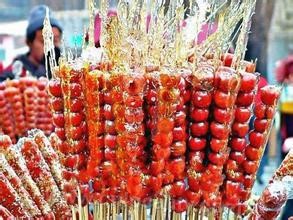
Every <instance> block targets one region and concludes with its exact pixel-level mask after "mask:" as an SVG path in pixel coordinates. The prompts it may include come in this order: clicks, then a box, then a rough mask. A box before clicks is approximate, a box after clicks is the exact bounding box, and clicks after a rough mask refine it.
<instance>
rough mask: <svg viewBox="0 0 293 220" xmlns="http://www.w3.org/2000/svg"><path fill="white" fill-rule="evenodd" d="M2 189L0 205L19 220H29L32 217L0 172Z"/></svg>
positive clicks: (0, 191) (0, 186) (0, 187)
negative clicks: (19, 219) (21, 219)
mask: <svg viewBox="0 0 293 220" xmlns="http://www.w3.org/2000/svg"><path fill="white" fill-rule="evenodd" d="M0 189H1V190H0V198H2V199H1V200H0V205H3V206H5V207H6V208H7V209H8V210H9V211H10V212H11V214H12V215H14V216H15V217H17V218H23V219H26V218H27V219H28V218H29V217H31V216H30V214H29V212H28V210H26V209H25V208H24V206H23V204H22V203H21V199H20V197H19V195H18V194H17V192H16V191H15V190H14V189H13V186H12V185H11V184H10V182H9V180H8V179H7V178H6V177H5V176H4V174H3V173H2V172H0Z"/></svg>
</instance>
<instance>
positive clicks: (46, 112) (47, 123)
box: [36, 77, 54, 135]
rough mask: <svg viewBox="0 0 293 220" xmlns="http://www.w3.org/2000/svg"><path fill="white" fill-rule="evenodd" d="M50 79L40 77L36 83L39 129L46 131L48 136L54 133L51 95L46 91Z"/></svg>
mask: <svg viewBox="0 0 293 220" xmlns="http://www.w3.org/2000/svg"><path fill="white" fill-rule="evenodd" d="M47 85H48V79H47V78H45V77H40V78H39V79H38V81H37V83H36V87H37V96H38V105H37V112H38V117H37V128H39V129H41V130H42V131H44V133H45V134H46V135H49V134H51V132H52V131H53V129H54V127H53V121H52V112H51V111H50V105H49V94H48V92H47V91H46V88H47Z"/></svg>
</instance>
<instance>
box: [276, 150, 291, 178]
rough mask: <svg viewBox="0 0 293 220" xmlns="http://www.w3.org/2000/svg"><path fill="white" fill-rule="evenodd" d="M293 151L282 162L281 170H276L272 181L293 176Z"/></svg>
mask: <svg viewBox="0 0 293 220" xmlns="http://www.w3.org/2000/svg"><path fill="white" fill-rule="evenodd" d="M292 161H293V150H290V151H289V152H288V154H287V155H286V157H285V159H284V160H283V161H282V163H281V165H280V166H279V168H278V169H277V170H276V172H275V174H274V176H273V178H272V181H274V180H281V179H282V178H283V177H285V176H293V162H292Z"/></svg>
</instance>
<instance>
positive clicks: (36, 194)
mask: <svg viewBox="0 0 293 220" xmlns="http://www.w3.org/2000/svg"><path fill="white" fill-rule="evenodd" d="M0 151H1V152H3V153H4V155H5V158H6V160H7V161H8V163H9V165H10V166H11V167H12V168H13V170H14V171H15V173H16V174H17V176H18V177H19V178H20V179H21V182H22V184H23V186H24V187H25V189H26V190H27V192H28V193H29V195H30V196H31V197H32V199H33V200H34V202H35V203H36V204H37V206H38V208H39V209H40V210H41V212H42V214H43V216H44V217H45V218H48V219H53V218H54V214H53V212H52V211H51V208H50V206H49V205H48V203H47V202H46V201H45V199H44V197H43V195H42V194H41V192H40V190H39V188H38V186H37V185H36V183H35V182H34V181H33V179H32V177H31V175H30V173H29V171H28V168H27V166H26V163H25V161H24V159H23V157H22V156H21V154H20V152H19V150H18V149H17V148H16V147H15V146H12V142H11V140H10V138H9V136H7V135H2V136H0Z"/></svg>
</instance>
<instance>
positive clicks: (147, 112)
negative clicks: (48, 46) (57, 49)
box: [49, 56, 280, 214]
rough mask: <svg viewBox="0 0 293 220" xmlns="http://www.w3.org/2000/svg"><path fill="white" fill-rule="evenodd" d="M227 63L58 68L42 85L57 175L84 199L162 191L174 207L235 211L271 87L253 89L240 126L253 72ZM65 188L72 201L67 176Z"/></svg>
mask: <svg viewBox="0 0 293 220" xmlns="http://www.w3.org/2000/svg"><path fill="white" fill-rule="evenodd" d="M230 61H231V56H225V57H223V60H222V61H218V60H213V59H209V60H204V61H202V62H200V64H198V66H197V70H196V71H195V72H192V71H191V69H188V68H182V69H174V68H166V67H163V68H160V69H159V68H152V69H148V68H147V69H146V70H145V71H143V70H141V69H133V70H130V71H131V73H128V74H127V73H121V72H119V70H116V69H113V68H112V67H111V66H110V65H108V64H103V65H98V66H86V65H85V66H83V65H80V63H79V64H78V65H76V64H70V65H69V66H67V67H66V66H61V67H59V72H57V73H56V78H55V79H53V80H51V81H50V82H49V93H50V95H51V98H52V99H51V106H52V109H53V111H54V113H53V118H54V125H55V126H56V130H55V132H56V135H57V136H56V137H55V138H56V140H55V143H57V144H56V145H57V147H58V149H59V150H60V152H61V153H62V155H63V156H62V159H61V161H62V163H63V165H64V166H65V168H66V170H65V171H64V172H63V176H64V178H65V179H66V180H68V181H69V182H70V180H71V179H74V180H77V182H78V183H79V186H80V187H79V188H80V190H81V192H82V194H83V198H85V200H84V201H85V202H100V203H104V202H108V203H112V202H116V201H119V200H122V201H123V202H125V203H127V204H129V203H132V202H133V201H138V202H140V203H143V204H145V203H148V202H149V201H150V200H151V199H154V198H161V197H162V196H164V193H167V194H168V195H170V197H171V202H172V210H174V211H175V212H183V211H185V210H186V209H187V207H188V205H190V206H192V207H199V206H200V205H201V204H204V205H205V206H207V207H215V208H219V207H220V206H222V205H225V206H227V207H229V208H231V209H233V210H234V211H236V212H237V213H239V214H243V213H244V212H245V210H246V209H245V207H246V203H245V202H246V200H247V199H248V197H249V196H250V191H251V187H252V185H253V182H254V179H255V173H256V170H257V167H258V164H259V161H260V158H261V154H262V151H263V149H264V146H265V142H266V138H267V134H268V132H269V129H270V125H271V122H272V118H273V116H274V112H275V109H276V102H277V100H278V98H279V95H280V90H279V89H278V88H276V87H274V86H266V87H264V88H263V89H261V90H260V91H259V92H260V95H261V102H260V103H257V104H256V106H255V109H254V112H255V116H256V119H255V121H254V129H253V130H252V131H251V132H249V130H250V129H249V121H250V119H251V116H252V112H253V110H252V106H253V104H254V100H255V95H256V92H257V89H256V88H257V83H258V82H257V81H258V76H257V75H256V74H255V73H253V72H254V64H251V63H249V62H242V63H241V66H240V67H239V68H238V70H237V71H236V70H235V69H234V68H233V67H231V62H230ZM76 62H79V61H76ZM77 66H80V68H76V67H77ZM74 68H75V70H74ZM259 108H262V109H264V116H260V115H259V114H258V113H259V110H258V109H259ZM246 137H249V142H248V141H247V140H246ZM256 151H257V153H255V152H256ZM186 179H187V182H186V181H185V180H186ZM89 182H91V184H92V186H93V191H90V190H89V187H88V183H89ZM65 186H66V187H65V188H64V190H65V191H66V192H67V195H68V196H67V199H68V201H69V203H70V204H74V203H75V202H76V192H75V190H76V188H75V187H76V186H77V185H76V182H70V184H69V185H65ZM69 189H70V190H69ZM239 210H240V211H239Z"/></svg>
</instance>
